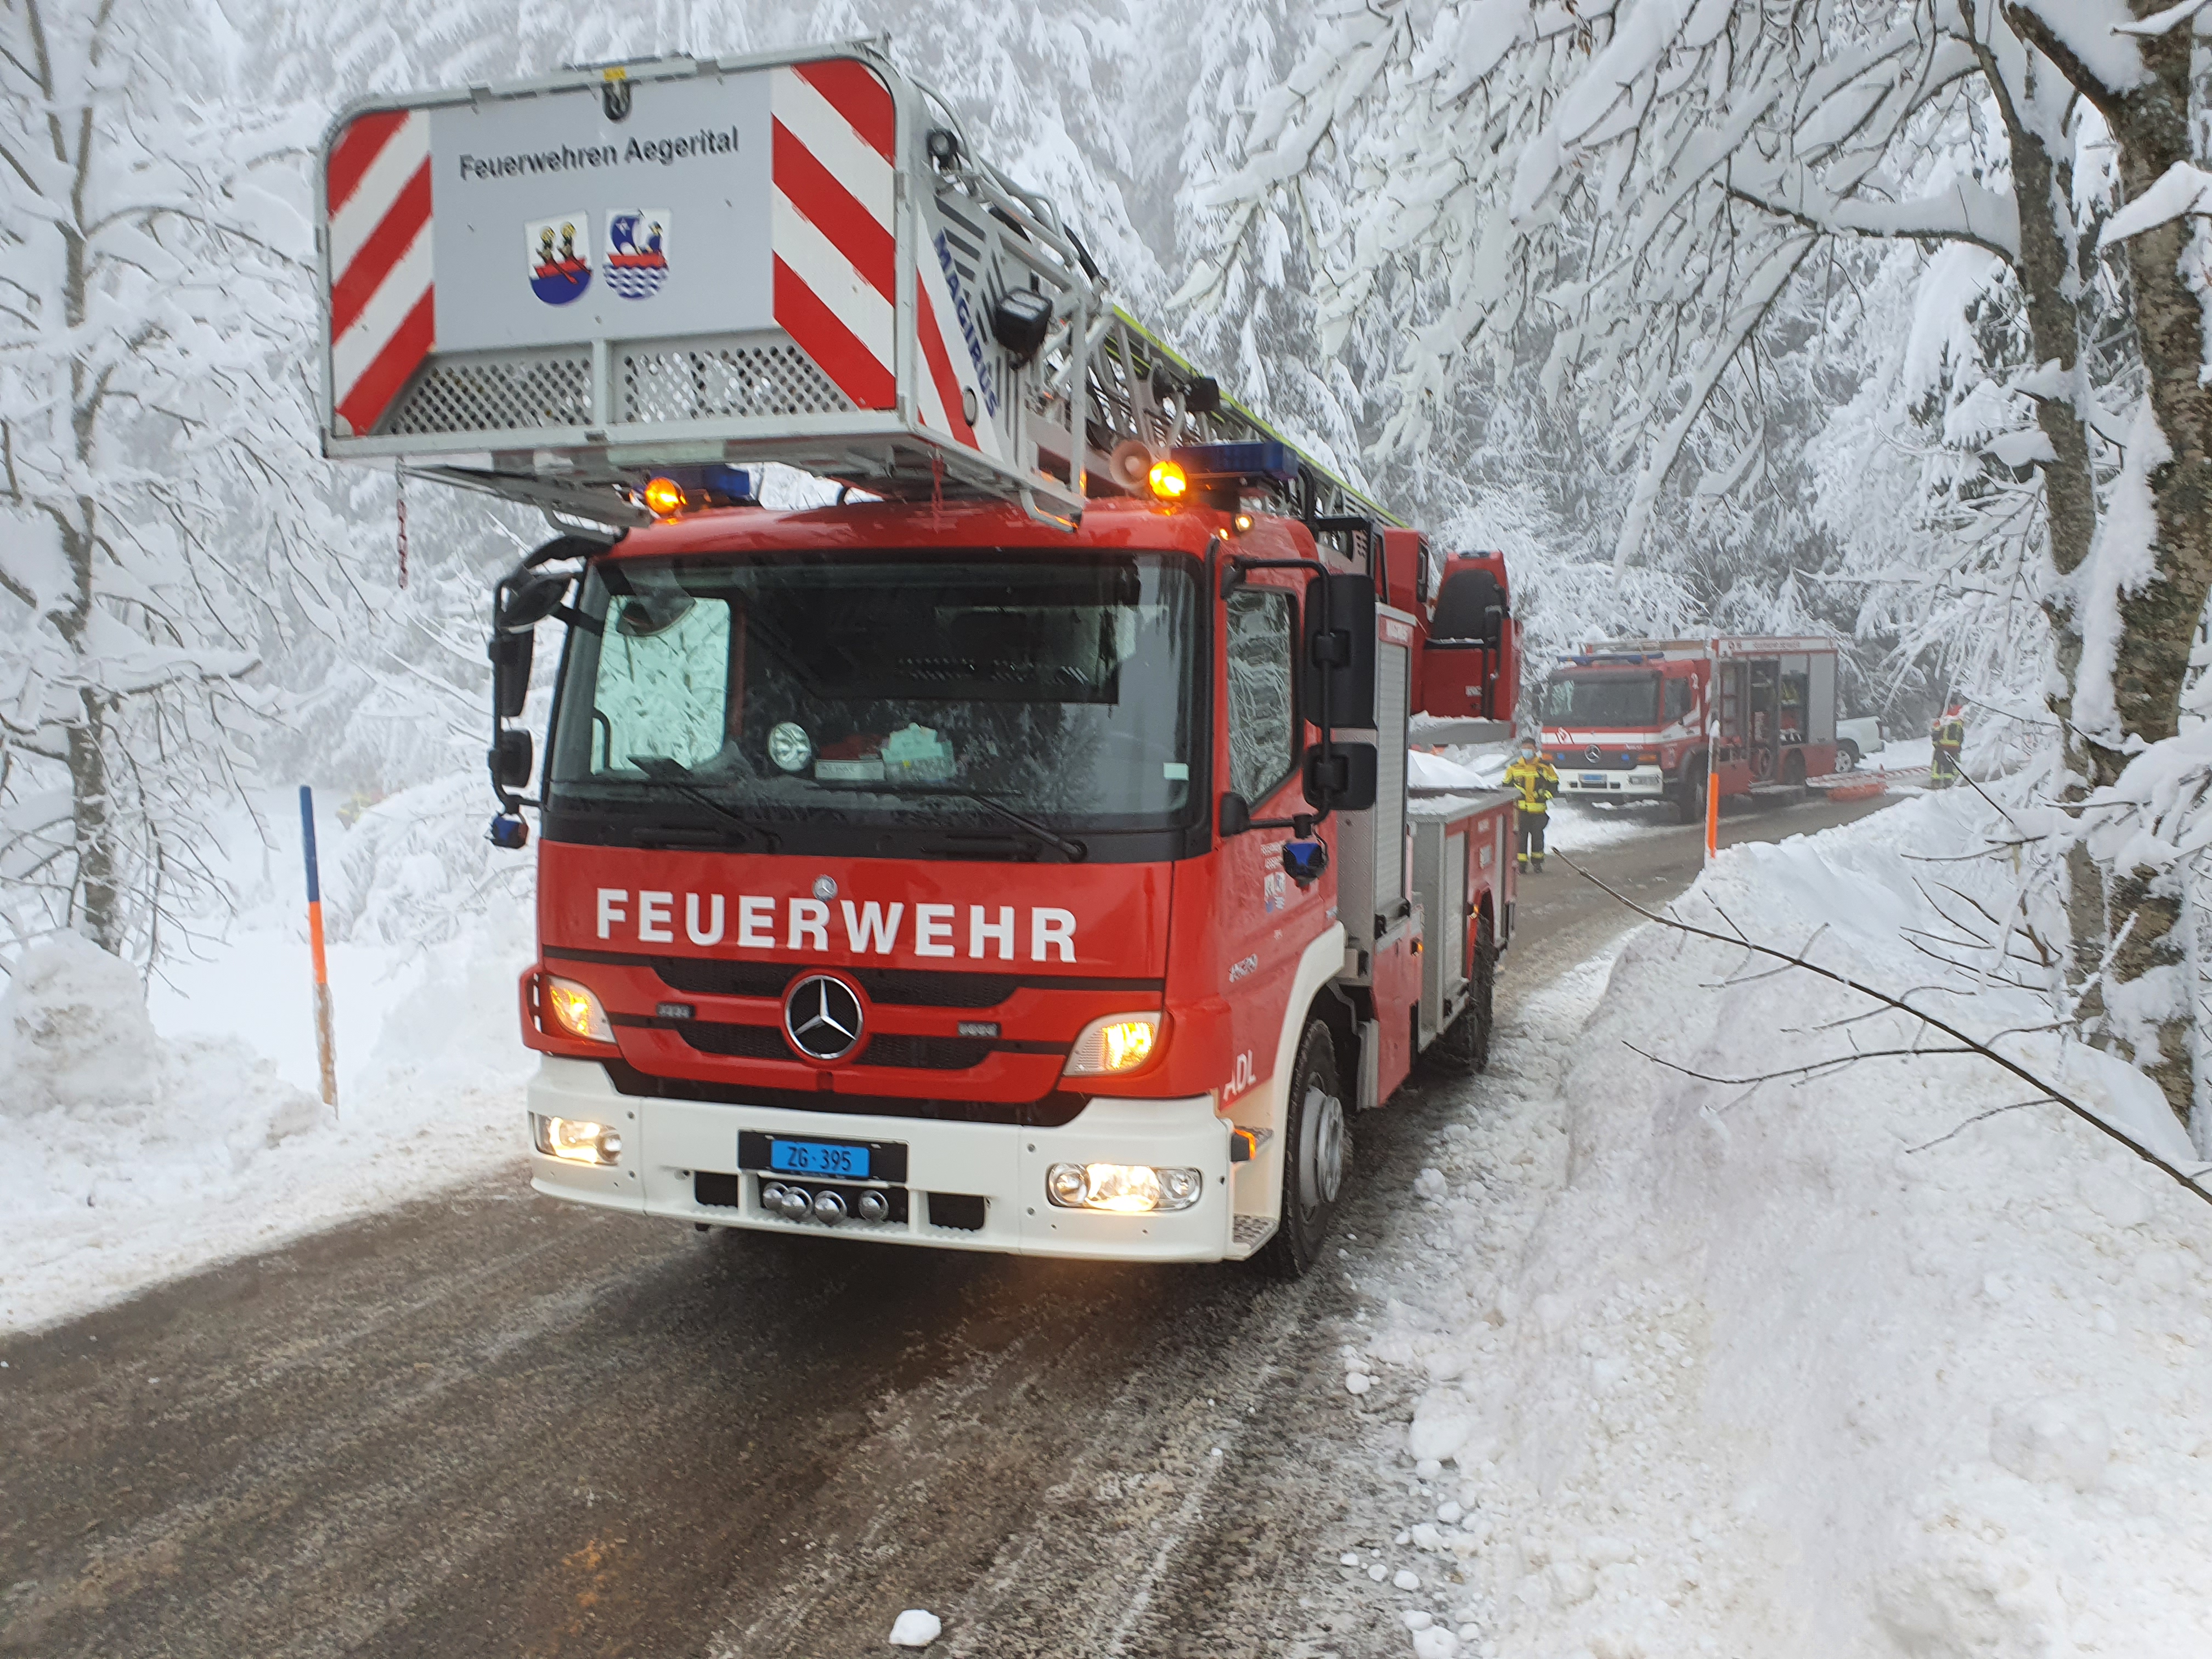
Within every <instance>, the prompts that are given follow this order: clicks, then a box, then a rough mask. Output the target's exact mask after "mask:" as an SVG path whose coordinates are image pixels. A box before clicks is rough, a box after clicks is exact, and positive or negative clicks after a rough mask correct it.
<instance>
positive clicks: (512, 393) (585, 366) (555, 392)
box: [385, 357, 592, 436]
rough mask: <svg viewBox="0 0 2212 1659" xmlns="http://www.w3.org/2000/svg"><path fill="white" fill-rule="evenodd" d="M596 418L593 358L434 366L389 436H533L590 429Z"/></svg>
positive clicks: (405, 403)
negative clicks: (551, 430)
mask: <svg viewBox="0 0 2212 1659" xmlns="http://www.w3.org/2000/svg"><path fill="white" fill-rule="evenodd" d="M591 418H592V360H591V359H590V358H589V357H526V358H510V359H505V360H496V359H495V360H492V361H489V362H487V361H477V362H466V361H463V362H441V363H438V364H436V365H435V366H434V367H433V368H431V369H430V371H429V372H428V374H425V375H423V376H422V379H421V380H417V381H416V383H415V385H414V386H413V387H412V388H411V389H410V391H409V392H408V393H407V395H406V397H405V398H404V399H403V400H402V401H401V403H400V404H399V407H398V412H397V413H395V414H394V415H393V416H392V419H391V421H390V422H388V423H387V424H386V427H385V430H386V432H387V433H392V434H399V435H410V436H413V435H435V434H437V433H441V432H527V431H532V430H537V429H539V428H544V427H554V426H586V425H589V424H590V422H591Z"/></svg>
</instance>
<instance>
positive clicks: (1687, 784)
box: [1674, 755, 1705, 823]
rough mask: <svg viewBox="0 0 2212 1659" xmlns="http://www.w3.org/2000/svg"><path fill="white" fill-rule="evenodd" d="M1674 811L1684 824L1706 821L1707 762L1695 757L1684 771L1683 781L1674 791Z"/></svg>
mask: <svg viewBox="0 0 2212 1659" xmlns="http://www.w3.org/2000/svg"><path fill="white" fill-rule="evenodd" d="M1674 811H1675V812H1676V813H1677V814H1678V815H1679V816H1680V819H1681V821H1682V822H1683V823H1704V822H1705V757H1703V756H1702V755H1693V756H1692V757H1691V758H1690V763H1689V764H1688V765H1687V766H1686V767H1684V768H1683V769H1682V781H1681V784H1680V787H1678V788H1676V790H1675V791H1674Z"/></svg>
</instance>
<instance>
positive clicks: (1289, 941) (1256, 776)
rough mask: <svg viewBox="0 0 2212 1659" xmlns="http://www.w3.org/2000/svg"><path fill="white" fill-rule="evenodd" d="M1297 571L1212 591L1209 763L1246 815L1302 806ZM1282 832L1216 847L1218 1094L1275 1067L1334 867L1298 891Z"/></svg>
mask: <svg viewBox="0 0 2212 1659" xmlns="http://www.w3.org/2000/svg"><path fill="white" fill-rule="evenodd" d="M1296 580H1297V573H1295V572H1276V571H1272V570H1265V571H1254V572H1252V573H1250V574H1249V576H1247V577H1246V579H1245V580H1243V582H1241V583H1239V584H1238V585H1237V586H1236V587H1234V588H1232V589H1231V591H1230V593H1229V596H1228V598H1227V599H1224V600H1223V601H1222V602H1221V606H1222V609H1221V615H1220V638H1221V641H1222V652H1221V659H1220V661H1221V673H1222V678H1221V682H1220V684H1221V686H1222V690H1223V696H1222V699H1221V701H1222V707H1223V716H1222V719H1221V720H1220V721H1219V723H1218V731H1219V732H1220V743H1221V764H1220V765H1219V766H1218V768H1217V769H1216V772H1215V775H1216V776H1217V777H1218V778H1219V779H1220V780H1221V787H1222V788H1223V789H1224V790H1225V791H1228V792H1231V793H1236V794H1238V795H1241V796H1243V798H1244V799H1245V801H1246V802H1247V803H1248V804H1249V806H1250V808H1251V814H1252V817H1255V819H1267V818H1287V817H1291V816H1292V815H1293V814H1294V813H1297V812H1303V811H1305V810H1306V802H1305V796H1304V787H1303V783H1302V781H1301V777H1300V770H1301V769H1300V762H1301V761H1302V760H1303V758H1304V753H1305V742H1304V737H1305V721H1304V712H1303V711H1302V710H1301V709H1300V708H1298V706H1297V675H1296V673H1295V672H1294V671H1293V669H1294V665H1295V662H1296V653H1297V641H1298V640H1299V637H1300V627H1299V599H1300V590H1301V588H1302V587H1303V584H1302V583H1299V584H1297V585H1296V586H1293V583H1294V582H1296ZM1290 838H1291V832H1290V831H1289V830H1287V829H1249V830H1247V831H1245V833H1244V834H1243V835H1241V836H1231V837H1229V838H1228V839H1227V840H1225V842H1223V843H1222V846H1221V849H1220V853H1219V855H1218V856H1219V860H1220V862H1219V865H1218V871H1217V877H1218V878H1217V879H1216V881H1215V883H1214V913H1213V928H1214V933H1215V937H1216V939H1218V941H1219V946H1220V953H1221V959H1222V961H1223V963H1224V969H1223V975H1222V985H1221V987H1220V990H1221V992H1222V994H1225V996H1226V997H1227V999H1228V1002H1229V1007H1230V1026H1231V1033H1232V1039H1231V1047H1232V1058H1231V1068H1230V1070H1231V1075H1230V1078H1229V1079H1228V1084H1227V1085H1226V1086H1225V1089H1224V1091H1223V1097H1224V1103H1225V1104H1226V1103H1228V1102H1230V1101H1231V1100H1233V1099H1235V1098H1236V1097H1237V1096H1239V1095H1241V1094H1243V1092H1244V1091H1246V1090H1248V1089H1249V1088H1250V1087H1251V1086H1252V1085H1255V1084H1257V1083H1260V1082H1263V1081H1264V1080H1266V1079H1267V1077H1268V1076H1269V1075H1271V1074H1272V1073H1273V1070H1274V1065H1275V1048H1276V1042H1277V1039H1278V1038H1279V1036H1280V1035H1281V1033H1282V1029H1283V1020H1284V1018H1285V1012H1286V1010H1285V1003H1286V1002H1287V1000H1288V999H1289V996H1290V992H1291V981H1292V980H1293V979H1294V978H1295V977H1296V975H1297V965H1298V957H1299V956H1300V955H1301V954H1302V953H1303V952H1304V950H1305V947H1306V945H1307V943H1308V942H1309V941H1310V939H1312V938H1313V937H1314V936H1315V935H1316V933H1319V932H1320V931H1321V930H1322V927H1326V926H1327V922H1326V921H1324V920H1323V914H1324V912H1325V911H1326V910H1327V909H1328V908H1329V897H1328V896H1330V895H1332V894H1333V893H1334V889H1335V882H1334V877H1333V873H1332V876H1331V877H1330V878H1324V879H1323V880H1322V881H1319V882H1316V883H1315V884H1313V886H1311V887H1310V888H1308V889H1306V890H1303V891H1302V890H1300V889H1299V888H1298V886H1297V884H1296V883H1294V882H1292V881H1291V878H1290V877H1289V876H1288V875H1287V874H1286V873H1285V872H1284V869H1283V860H1282V854H1283V843H1284V842H1286V841H1288V840H1289V839H1290ZM1323 838H1324V839H1327V840H1332V841H1333V837H1329V836H1324V837H1323ZM1332 852H1334V848H1333V847H1332Z"/></svg>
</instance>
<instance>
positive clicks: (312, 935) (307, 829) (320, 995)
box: [300, 783, 338, 1112]
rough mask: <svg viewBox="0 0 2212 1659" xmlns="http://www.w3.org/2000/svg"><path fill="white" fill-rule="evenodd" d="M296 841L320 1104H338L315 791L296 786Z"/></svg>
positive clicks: (330, 1105) (303, 785) (329, 968)
mask: <svg viewBox="0 0 2212 1659" xmlns="http://www.w3.org/2000/svg"><path fill="white" fill-rule="evenodd" d="M300 844H301V848H302V849H303V850H304V851H305V853H306V854H307V951H308V954H309V956H310V957H312V958H313V962H314V966H315V1047H316V1048H317V1049H318V1050H319V1053H320V1054H321V1057H322V1062H323V1104H324V1105H325V1106H327V1107H329V1108H330V1109H331V1110H332V1111H333V1112H335V1111H336V1110H337V1104H338V1056H337V1042H336V1041H335V1039H334V1038H333V1037H332V1036H331V963H330V957H328V955H327V954H325V951H324V950H323V880H322V875H321V872H319V869H318V868H317V866H316V862H315V792H314V791H313V790H312V789H310V788H308V787H307V785H306V784H304V783H303V784H301V786H300Z"/></svg>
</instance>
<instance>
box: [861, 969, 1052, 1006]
mask: <svg viewBox="0 0 2212 1659" xmlns="http://www.w3.org/2000/svg"><path fill="white" fill-rule="evenodd" d="M853 978H854V980H855V981H858V982H859V985H860V988H861V989H862V990H863V991H866V993H867V994H868V999H869V1000H870V1001H872V1002H882V1003H889V1004H892V1005H895V1006H901V1007H907V1008H995V1007H997V1006H999V1005H1000V1003H1002V1002H1004V1001H1005V1000H1006V999H1007V998H1008V997H1010V996H1012V995H1013V994H1014V992H1015V991H1016V989H1018V987H1019V986H1020V984H1021V981H1019V980H1018V979H1016V978H1015V977H1014V976H1013V975H1012V974H931V973H923V972H920V971H918V970H915V969H899V968H863V969H857V970H856V971H854V975H853Z"/></svg>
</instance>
